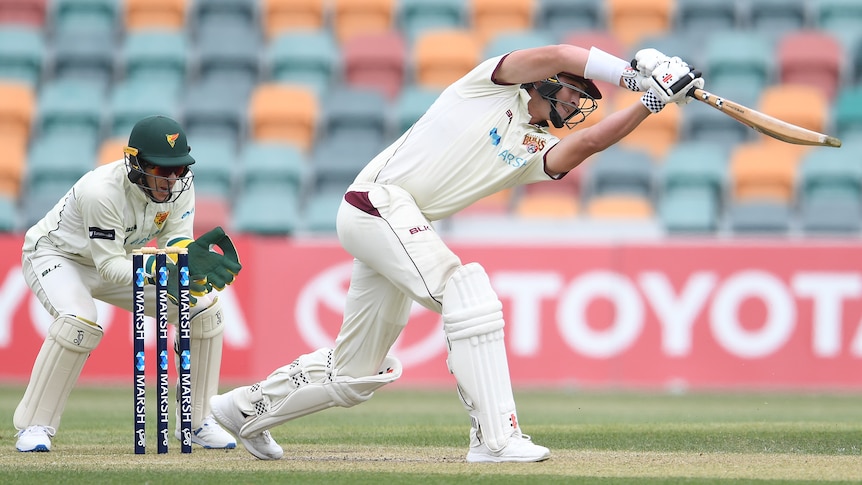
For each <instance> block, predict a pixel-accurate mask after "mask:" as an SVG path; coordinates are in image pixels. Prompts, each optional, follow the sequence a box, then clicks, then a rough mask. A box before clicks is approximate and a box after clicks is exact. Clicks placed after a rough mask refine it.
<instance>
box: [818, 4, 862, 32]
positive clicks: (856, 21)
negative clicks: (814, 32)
mask: <svg viewBox="0 0 862 485" xmlns="http://www.w3.org/2000/svg"><path fill="white" fill-rule="evenodd" d="M812 10H813V22H814V27H817V28H820V29H822V30H827V31H829V32H860V31H862V2H859V1H858V0H817V1H816V2H812Z"/></svg>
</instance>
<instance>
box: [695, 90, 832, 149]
mask: <svg viewBox="0 0 862 485" xmlns="http://www.w3.org/2000/svg"><path fill="white" fill-rule="evenodd" d="M688 95H689V96H691V97H692V98H694V99H696V100H698V101H700V102H701V103H705V104H707V105H709V106H712V107H713V108H715V109H717V110H719V111H721V112H722V113H724V114H726V115H727V116H730V117H731V118H733V119H735V120H736V121H739V122H740V123H742V124H744V125H747V126H749V127H751V128H752V129H754V130H756V131H758V132H760V133H763V134H764V135H768V136H771V137H772V138H775V139H777V140H781V141H783V142H787V143H793V144H795V145H816V146H826V147H836V148H837V147H840V146H841V140H839V139H838V138H835V137H834V136H829V135H824V134H823V133H817V132H816V131H811V130H808V129H805V128H802V127H801V126H796V125H794V124H791V123H788V122H786V121H781V120H779V119H778V118H774V117H772V116H769V115H767V114H765V113H761V112H760V111H757V110H753V109H751V108H748V107H746V106H743V105H741V104H739V103H736V102H734V101H731V100H729V99H725V98H722V97H721V96H716V95H714V94H712V93H710V92H709V91H706V90H703V89H699V88H692V90H691V91H689V92H688Z"/></svg>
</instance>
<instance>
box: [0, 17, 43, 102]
mask: <svg viewBox="0 0 862 485" xmlns="http://www.w3.org/2000/svg"><path fill="white" fill-rule="evenodd" d="M45 61H46V46H45V40H44V39H43V37H42V31H41V30H39V29H37V28H34V27H25V26H21V25H2V24H0V79H8V80H20V81H23V82H25V83H27V84H29V85H31V86H33V87H35V86H38V85H39V83H40V82H41V81H42V78H43V70H44V64H45Z"/></svg>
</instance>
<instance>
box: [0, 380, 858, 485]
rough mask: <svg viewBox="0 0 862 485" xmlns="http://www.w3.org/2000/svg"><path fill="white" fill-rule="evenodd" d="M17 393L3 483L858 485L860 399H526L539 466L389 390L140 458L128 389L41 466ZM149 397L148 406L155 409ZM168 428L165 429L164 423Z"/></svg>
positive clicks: (0, 432)
mask: <svg viewBox="0 0 862 485" xmlns="http://www.w3.org/2000/svg"><path fill="white" fill-rule="evenodd" d="M22 394H23V389H22V388H21V387H18V386H0V411H2V415H3V416H6V417H7V421H6V423H7V424H6V427H4V428H2V429H0V438H2V439H3V442H4V443H5V445H4V446H0V482H2V483H16V484H26V483H39V484H42V483H64V484H66V483H69V484H89V485H92V484H96V483H122V484H136V483H152V484H161V483H213V484H215V483H219V484H220V483H231V484H234V483H239V484H246V483H248V484H252V483H254V484H258V483H261V484H268V483H279V484H280V483H303V484H318V483H344V484H363V483H368V484H372V483H373V484H381V483H389V484H397V483H415V484H418V483H422V484H426V483H429V484H437V483H530V484H537V483H601V484H604V483H632V484H634V483H638V484H640V483H647V484H660V483H696V484H706V483H758V484H766V483H770V484H771V483H860V482H862V451H860V447H862V396H860V395H814V394H799V395H794V394H735V393H715V394H712V393H710V394H700V393H698V394H683V395H671V394H646V393H597V392H563V391H537V390H530V391H527V390H522V391H519V392H516V399H517V401H518V407H519V415H520V419H521V424H522V426H523V427H524V430H525V432H527V433H530V434H531V435H532V436H533V439H534V441H536V442H537V443H539V444H542V445H545V446H548V447H549V448H550V449H551V453H552V456H551V459H550V460H548V461H547V462H543V463H530V464H500V465H475V464H467V463H465V462H464V455H465V453H466V451H467V432H468V426H469V424H468V419H467V414H466V412H465V411H464V410H463V408H462V407H461V404H460V402H459V401H458V399H457V397H456V396H455V393H454V390H449V391H412V390H408V389H404V388H397V387H395V388H390V389H387V388H384V389H381V390H380V391H378V392H377V393H376V395H375V397H374V398H373V399H372V400H370V401H369V402H367V403H365V404H362V405H360V406H357V407H354V408H351V409H332V410H327V411H324V412H321V413H317V414H315V415H311V416H307V417H305V418H302V419H299V420H296V421H293V422H290V423H287V424H285V425H283V426H280V427H277V428H275V429H274V430H273V431H272V432H273V437H274V438H275V439H276V440H277V441H278V442H279V443H281V445H282V446H283V447H284V449H285V457H284V458H283V459H282V460H279V461H259V460H255V459H254V458H253V457H252V456H251V455H250V454H248V453H247V452H245V450H243V449H242V447H240V448H239V449H236V450H231V451H225V450H203V449H200V448H195V451H194V453H192V454H191V455H182V454H180V453H179V444H178V443H177V442H176V441H172V442H171V451H170V453H169V454H168V455H166V456H165V455H157V454H156V453H155V442H154V439H153V437H154V434H155V429H154V428H155V426H154V424H152V423H154V419H152V418H153V417H154V414H152V413H153V410H154V405H153V404H154V402H153V401H149V402H148V404H149V407H148V412H149V417H150V418H151V419H150V422H149V424H150V426H149V427H148V433H149V435H148V436H149V437H150V441H149V443H148V454H147V455H144V456H140V455H135V454H134V453H133V447H132V407H131V404H132V394H131V387H130V386H129V388H98V387H82V386H79V387H77V388H75V390H74V391H73V392H72V396H71V398H70V400H69V404H68V406H67V409H66V412H65V414H64V417H63V423H62V426H61V429H60V430H59V432H58V434H57V436H56V437H55V439H54V442H53V451H51V452H50V453H18V452H17V451H15V437H14V429H13V428H12V426H11V416H12V413H13V412H14V409H15V406H16V405H17V403H18V400H19V399H20V398H21V395H22ZM152 396H154V392H151V393H150V397H152ZM172 426H173V420H172Z"/></svg>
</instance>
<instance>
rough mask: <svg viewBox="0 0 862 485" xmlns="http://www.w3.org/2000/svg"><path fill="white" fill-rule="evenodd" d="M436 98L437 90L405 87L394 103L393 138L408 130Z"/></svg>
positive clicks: (415, 86)
mask: <svg viewBox="0 0 862 485" xmlns="http://www.w3.org/2000/svg"><path fill="white" fill-rule="evenodd" d="M438 96H440V90H438V89H429V88H424V87H422V86H417V85H413V84H409V85H407V86H405V87H404V89H402V90H401V92H400V93H399V94H398V98H397V99H395V101H394V106H393V118H394V120H393V125H394V126H393V127H392V135H393V137H394V138H397V137H399V136H401V135H402V134H403V133H404V132H406V131H407V130H409V129H410V127H411V126H413V123H415V122H416V120H418V119H419V118H420V117H421V116H422V115H423V114H425V112H426V111H428V108H430V107H431V105H432V104H433V103H434V101H435V100H436V99H437V97H438Z"/></svg>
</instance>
